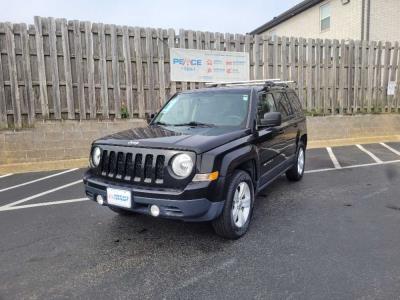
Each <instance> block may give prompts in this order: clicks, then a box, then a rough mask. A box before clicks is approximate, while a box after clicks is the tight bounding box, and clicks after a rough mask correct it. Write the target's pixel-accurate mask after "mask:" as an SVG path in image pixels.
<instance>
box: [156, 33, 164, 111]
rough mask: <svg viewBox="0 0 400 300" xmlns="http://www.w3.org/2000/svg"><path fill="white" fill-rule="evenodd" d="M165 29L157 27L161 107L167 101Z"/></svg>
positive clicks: (159, 100) (159, 101) (159, 103)
mask: <svg viewBox="0 0 400 300" xmlns="http://www.w3.org/2000/svg"><path fill="white" fill-rule="evenodd" d="M164 33H165V32H164V30H163V29H157V39H158V40H157V46H158V85H159V92H160V95H159V98H158V103H157V105H158V107H161V106H162V105H163V104H164V102H165V97H166V93H165V66H164V65H165V57H164Z"/></svg>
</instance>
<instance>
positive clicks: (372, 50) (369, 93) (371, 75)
mask: <svg viewBox="0 0 400 300" xmlns="http://www.w3.org/2000/svg"><path fill="white" fill-rule="evenodd" d="M375 47H376V42H370V43H369V50H368V51H369V52H368V74H367V76H368V79H367V112H369V113H370V112H371V110H372V101H373V97H374V94H373V92H374V89H373V86H374V70H375V66H374V62H375Z"/></svg>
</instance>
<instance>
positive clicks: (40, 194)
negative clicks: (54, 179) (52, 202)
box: [0, 179, 82, 209]
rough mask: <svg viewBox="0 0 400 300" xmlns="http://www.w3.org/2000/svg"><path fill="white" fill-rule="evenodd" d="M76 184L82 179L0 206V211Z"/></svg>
mask: <svg viewBox="0 0 400 300" xmlns="http://www.w3.org/2000/svg"><path fill="white" fill-rule="evenodd" d="M78 183H82V179H79V180H77V181H74V182H70V183H67V184H64V185H62V186H59V187H56V188H54V189H51V190H48V191H45V192H42V193H39V194H36V195H32V196H29V197H26V198H24V199H21V200H18V201H15V202H12V203H9V204H6V205H4V206H1V207H0V209H1V208H6V207H11V206H15V205H18V204H21V203H24V202H26V201H29V200H32V199H35V198H38V197H41V196H44V195H47V194H50V193H53V192H56V191H59V190H61V189H65V188H67V187H70V186H73V185H76V184H78Z"/></svg>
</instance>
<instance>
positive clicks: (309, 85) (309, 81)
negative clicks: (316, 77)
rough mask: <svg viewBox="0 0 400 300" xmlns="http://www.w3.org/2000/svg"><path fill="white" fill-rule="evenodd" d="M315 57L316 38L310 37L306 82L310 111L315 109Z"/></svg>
mask: <svg viewBox="0 0 400 300" xmlns="http://www.w3.org/2000/svg"><path fill="white" fill-rule="evenodd" d="M313 57H314V40H313V39H310V38H309V39H308V40H307V58H308V63H307V67H306V70H307V76H306V84H307V106H306V107H307V110H308V111H309V112H311V111H312V109H313V101H312V99H313V88H312V87H313V76H312V75H313V61H314V59H313Z"/></svg>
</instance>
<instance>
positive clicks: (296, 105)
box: [286, 92, 303, 113]
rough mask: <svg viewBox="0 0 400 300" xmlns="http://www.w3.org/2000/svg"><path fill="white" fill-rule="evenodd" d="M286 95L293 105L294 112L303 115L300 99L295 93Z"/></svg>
mask: <svg viewBox="0 0 400 300" xmlns="http://www.w3.org/2000/svg"><path fill="white" fill-rule="evenodd" d="M286 95H287V97H288V99H289V102H290V104H291V105H292V108H293V110H294V111H295V112H297V113H301V112H302V111H303V109H302V107H301V103H300V100H299V97H297V95H296V94H295V93H294V92H289V93H287V94H286Z"/></svg>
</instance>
